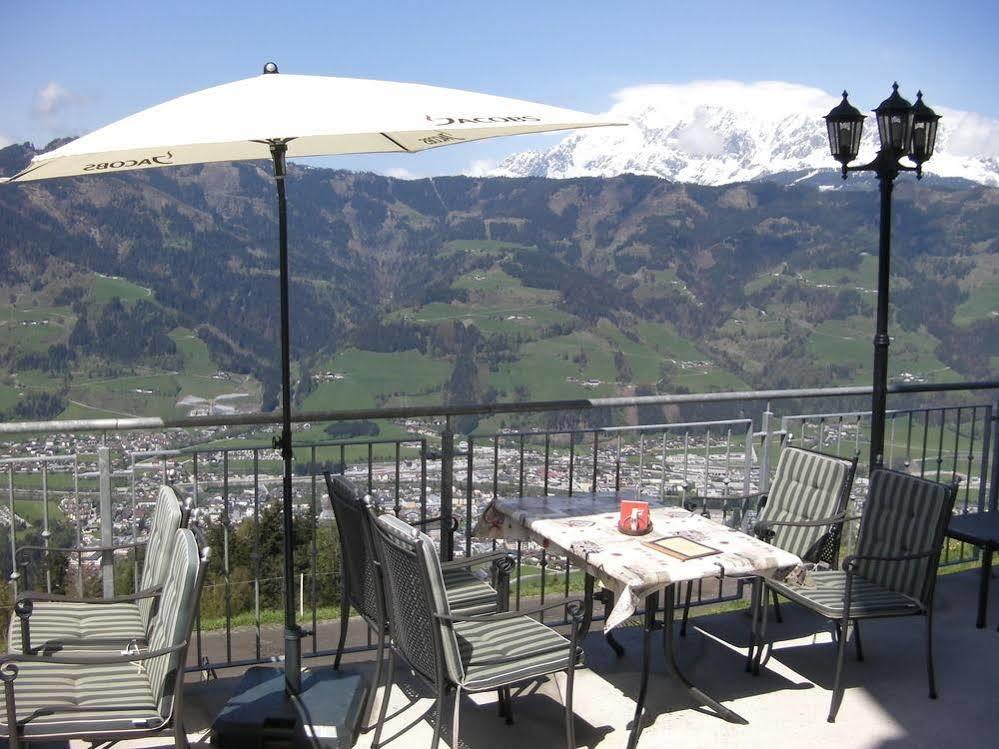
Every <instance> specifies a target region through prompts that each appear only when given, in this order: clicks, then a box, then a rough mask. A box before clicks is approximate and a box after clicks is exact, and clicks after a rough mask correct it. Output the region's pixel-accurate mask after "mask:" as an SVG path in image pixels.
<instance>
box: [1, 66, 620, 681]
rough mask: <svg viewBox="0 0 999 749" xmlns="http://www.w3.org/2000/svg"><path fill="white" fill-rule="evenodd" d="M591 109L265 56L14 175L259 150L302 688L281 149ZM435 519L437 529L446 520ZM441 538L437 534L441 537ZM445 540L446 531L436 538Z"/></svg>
mask: <svg viewBox="0 0 999 749" xmlns="http://www.w3.org/2000/svg"><path fill="white" fill-rule="evenodd" d="M623 124H626V123H618V122H610V121H608V120H603V119H600V118H598V117H594V116H593V115H589V114H584V113H582V112H574V111H572V110H569V109H560V108H558V107H549V106H545V105H543V104H535V103H533V102H528V101H521V100H518V99H507V98H503V97H500V96H490V95H487V94H479V93H473V92H470V91H461V90H458V89H449V88H439V87H436V86H425V85H420V84H415V83H391V82H388V81H375V80H365V79H357V78H331V77H322V76H310V75H282V74H279V73H278V69H277V66H276V65H274V63H267V65H265V66H264V73H263V74H262V75H259V76H257V77H255V78H246V79H244V80H241V81H235V82H233V83H227V84H224V85H221V86H215V87H214V88H208V89H204V90H203V91H198V92H196V93H193V94H188V95H186V96H181V97H179V98H177V99H172V100H170V101H167V102H165V103H163V104H159V105H157V106H155V107H151V108H150V109H146V110H143V111H142V112H139V113H137V114H133V115H132V116H130V117H126V118H125V119H122V120H119V121H118V122H115V123H113V124H111V125H108V126H106V127H103V128H101V129H100V130H95V131H94V132H92V133H89V134H88V135H84V136H82V137H80V138H77V139H76V140H74V141H72V142H70V143H67V144H66V145H64V146H62V147H60V148H57V149H55V150H53V151H49V152H48V153H44V154H40V155H38V156H36V157H35V158H33V159H32V160H31V163H30V164H28V166H27V167H26V168H25V169H24V170H22V171H21V172H20V173H18V174H15V175H14V176H13V177H10V178H7V179H4V178H0V183H5V182H6V183H12V184H13V183H21V182H31V181H35V180H43V179H50V178H55V177H74V176H79V175H93V174H112V173H117V172H126V171H133V170H139V169H156V168H160V167H166V166H181V165H185V164H204V163H210V162H218V161H243V160H251V159H269V160H271V161H272V162H273V165H274V177H275V184H276V187H277V198H278V249H279V261H278V262H279V268H280V276H279V278H280V292H281V297H280V313H281V391H282V392H281V412H282V428H281V438H280V439H279V440H275V447H277V448H280V450H281V455H282V458H283V461H284V475H283V492H284V496H283V505H284V518H283V526H284V527H283V531H284V539H283V541H284V580H285V591H286V594H285V635H284V639H285V675H286V679H287V688H288V691H290V692H291V693H293V694H297V693H299V691H300V689H301V674H300V670H299V665H300V663H301V646H300V642H299V641H300V639H301V637H302V630H301V628H299V627H298V626H297V624H296V622H295V607H294V600H293V598H294V597H293V596H292V595H291V593H290V591H292V590H293V584H294V569H293V564H292V544H291V537H292V509H293V508H292V460H293V455H292V447H291V441H292V436H291V394H290V391H291V372H290V360H291V356H290V342H289V338H290V336H289V326H290V321H289V313H290V309H289V308H290V304H289V271H288V222H287V209H286V198H285V172H286V166H285V159H286V157H289V156H290V157H293V158H294V157H296V156H297V157H302V156H332V155H337V154H354V153H410V152H418V151H425V150H427V149H430V148H437V147H440V146H449V145H456V144H460V143H467V142H470V141H475V140H482V139H484V138H493V137H497V136H501V135H518V134H526V133H543V132H550V131H555V130H569V129H575V128H582V127H601V126H606V125H623ZM443 522H444V521H443V520H442V533H444V532H445V528H444V525H443ZM443 541H444V538H443V536H442V542H443ZM446 548H447V549H448V550H449V549H450V540H448V543H447V547H446Z"/></svg>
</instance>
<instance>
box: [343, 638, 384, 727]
mask: <svg viewBox="0 0 999 749" xmlns="http://www.w3.org/2000/svg"><path fill="white" fill-rule="evenodd" d="M341 649H342V648H341ZM384 661H385V635H384V633H383V634H382V635H381V636H380V637H379V638H378V650H377V651H376V652H375V677H374V679H373V680H372V682H371V707H372V709H373V708H374V706H375V696H376V695H377V694H378V686H379V685H380V684H381V681H382V664H383V662H384ZM365 712H366V713H367V712H369V711H365ZM371 728H372V726H371V724H370V723H369V724H368V726H367V727H366V728H365V729H364V730H365V731H370V730H371Z"/></svg>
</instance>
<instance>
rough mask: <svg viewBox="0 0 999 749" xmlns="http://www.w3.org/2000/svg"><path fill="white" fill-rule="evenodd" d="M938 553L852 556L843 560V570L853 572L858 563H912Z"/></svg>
mask: <svg viewBox="0 0 999 749" xmlns="http://www.w3.org/2000/svg"><path fill="white" fill-rule="evenodd" d="M936 553H937V550H936V549H928V550H926V551H917V552H916V553H914V554H900V555H897V556H881V555H877V554H851V555H850V556H848V557H847V558H846V559H844V560H843V570H844V571H846V572H853V571H854V570H855V569H856V567H857V562H911V561H913V560H915V559H925V558H926V557H931V556H933V555H934V554H936Z"/></svg>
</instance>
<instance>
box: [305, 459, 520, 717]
mask: <svg viewBox="0 0 999 749" xmlns="http://www.w3.org/2000/svg"><path fill="white" fill-rule="evenodd" d="M323 475H324V476H325V478H326V488H327V491H328V492H329V497H330V503H331V504H332V506H333V514H334V516H335V517H336V526H337V533H338V535H339V539H340V570H341V575H340V579H341V588H342V593H341V596H340V640H339V643H338V644H337V653H336V657H335V658H334V661H333V667H334V668H336V669H338V668H340V660H341V658H342V656H343V652H344V648H345V645H346V640H347V628H348V625H349V623H350V610H351V608H352V607H353V609H354V610H355V611H356V612H357V613H358V614H359V615H360V617H361V618H362V619H363V620H364V622H365V624H367V625H368V628H369V629H370V630H371V632H372V634H373V635H374V637H375V639H376V642H377V648H378V649H377V653H376V656H375V658H376V662H375V674H374V681H373V687H372V690H373V692H374V691H377V689H378V685H379V684H380V679H381V670H382V663H383V661H384V650H385V638H386V636H387V634H388V621H387V616H386V613H385V612H386V609H385V599H384V594H383V591H382V585H381V581H380V579H379V578H378V576H377V573H376V564H377V557H376V555H375V553H374V551H373V549H374V547H373V544H374V540H373V533H374V528H373V522H374V514H373V512H372V511H371V510H370V509H369V506H368V505H367V504H366V503H365V500H364V499H363V498H361V497H359V496H358V493H357V491H356V489H355V488H354V486H353V484H351V483H350V481H348V480H347V479H345V478H343V477H342V476H337V475H333V474H331V473H329V472H328V471H327V472H325V473H324V474H323ZM439 520H440V518H428V519H427V520H425V521H423V523H421V524H420V525H427V524H429V523H433V522H438V521H439ZM485 564H489V565H491V572H492V582H493V585H489V584H487V583H485V582H483V581H482V580H480V579H479V578H478V577H476V576H475V575H474V574H473V573H472V572H471V568H472V567H476V566H481V565H485ZM513 566H514V559H513V557H512V556H511V555H510V554H509V553H508V552H505V551H498V552H495V553H491V554H480V555H478V556H472V557H466V558H463V559H457V560H454V561H453V562H445V563H443V565H442V567H443V569H444V581H445V585H446V589H447V599H448V604H449V605H450V607H451V608H452V609H453V610H454V611H460V612H461V613H463V614H466V615H469V614H481V613H487V612H492V611H505V610H506V609H507V608H508V604H509V597H510V571H511V569H513ZM507 717H508V718H509V715H508V716H507Z"/></svg>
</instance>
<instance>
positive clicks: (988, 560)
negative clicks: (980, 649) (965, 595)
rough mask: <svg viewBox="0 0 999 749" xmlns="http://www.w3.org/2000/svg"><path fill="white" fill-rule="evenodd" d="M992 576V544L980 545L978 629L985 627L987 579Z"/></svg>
mask: <svg viewBox="0 0 999 749" xmlns="http://www.w3.org/2000/svg"><path fill="white" fill-rule="evenodd" d="M991 578H992V546H991V545H989V544H986V545H985V546H983V547H982V579H981V582H980V583H979V588H978V622H977V624H976V626H977V627H978V628H979V629H985V614H986V612H987V611H988V608H989V581H990V580H991Z"/></svg>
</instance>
